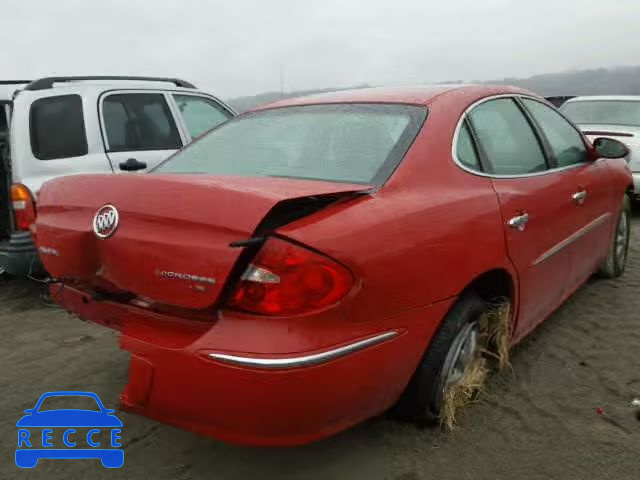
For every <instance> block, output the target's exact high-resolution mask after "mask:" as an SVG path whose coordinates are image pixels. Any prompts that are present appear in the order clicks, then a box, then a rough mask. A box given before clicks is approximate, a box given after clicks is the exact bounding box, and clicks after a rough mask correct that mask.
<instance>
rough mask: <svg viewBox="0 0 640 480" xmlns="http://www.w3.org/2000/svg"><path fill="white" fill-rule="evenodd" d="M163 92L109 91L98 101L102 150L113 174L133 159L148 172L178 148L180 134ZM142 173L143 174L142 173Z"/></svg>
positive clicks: (182, 134)
mask: <svg viewBox="0 0 640 480" xmlns="http://www.w3.org/2000/svg"><path fill="white" fill-rule="evenodd" d="M167 96H168V94H167V93H165V92H162V91H157V90H150V91H140V90H138V91H110V92H107V93H106V94H104V95H102V96H101V98H100V100H99V110H100V122H101V128H102V136H103V139H104V146H105V151H106V153H107V156H108V157H109V161H110V162H111V165H112V167H113V170H114V172H116V173H123V170H122V169H121V167H120V164H121V163H123V162H126V161H127V160H129V159H135V160H138V161H139V162H144V163H146V164H147V169H146V170H148V169H151V168H153V167H155V166H156V165H158V164H159V163H160V162H162V161H163V160H164V159H166V158H167V157H169V156H170V155H171V154H172V153H174V152H175V151H176V150H178V149H179V148H181V147H182V146H183V145H184V144H185V143H186V142H187V138H186V136H185V134H184V133H183V132H181V130H180V128H179V126H178V124H177V122H176V119H175V117H174V115H173V112H172V110H171V108H170V106H169V100H170V99H169V98H168V97H167ZM141 171H145V170H141Z"/></svg>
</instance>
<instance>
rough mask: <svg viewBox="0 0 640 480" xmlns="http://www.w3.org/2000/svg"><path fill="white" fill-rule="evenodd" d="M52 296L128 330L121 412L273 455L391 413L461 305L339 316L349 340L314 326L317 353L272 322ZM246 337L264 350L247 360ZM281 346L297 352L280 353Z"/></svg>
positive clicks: (251, 351)
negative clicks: (376, 316) (279, 448)
mask: <svg viewBox="0 0 640 480" xmlns="http://www.w3.org/2000/svg"><path fill="white" fill-rule="evenodd" d="M52 296H53V297H54V298H56V299H57V300H58V301H61V303H62V304H63V305H64V306H65V307H66V308H68V309H70V310H72V311H73V312H75V313H76V314H78V315H80V316H81V317H82V318H90V319H92V320H95V321H97V322H98V323H102V324H106V325H110V326H112V327H115V328H117V329H118V330H120V332H121V337H120V345H121V348H123V349H124V350H127V351H129V352H130V353H131V360H130V366H129V380H128V383H127V385H126V387H125V389H124V391H123V392H122V394H121V396H120V400H121V405H122V407H123V408H124V409H126V410H129V411H132V412H135V413H138V414H141V415H145V416H147V417H150V418H153V419H156V420H159V421H162V422H166V423H169V424H172V425H175V426H178V427H181V428H185V429H187V430H191V431H194V432H196V433H200V434H204V435H208V436H212V437H215V438H219V439H222V440H226V441H229V442H233V443H239V444H245V445H270V446H275V445H295V444H303V443H308V442H312V441H315V440H319V439H321V438H324V437H327V436H329V435H332V434H334V433H336V432H338V431H341V430H344V429H346V428H348V427H350V426H352V425H354V424H356V423H359V422H360V421H362V420H365V419H366V418H369V417H372V416H375V415H377V414H380V413H382V412H384V411H385V410H387V409H388V408H390V407H391V406H392V405H393V404H394V403H395V402H396V401H397V399H398V398H399V396H400V395H401V393H402V391H403V390H404V388H405V386H406V385H407V383H408V381H409V379H410V377H411V375H412V374H413V372H414V371H415V368H416V366H417V364H418V362H419V360H420V358H421V356H422V354H423V353H424V350H425V348H426V346H427V345H428V343H429V341H430V339H431V337H432V335H433V333H434V331H435V329H436V328H437V325H438V324H439V322H440V320H441V318H442V317H443V316H444V314H445V313H446V311H447V310H448V309H449V307H450V305H451V303H452V301H445V302H440V303H437V304H434V305H431V306H428V307H424V308H420V309H416V310H412V311H409V312H406V313H403V314H401V315H398V316H395V317H393V318H389V319H387V320H384V321H371V322H357V323H356V322H350V321H348V320H346V319H344V317H341V318H340V325H341V326H342V330H341V331H331V332H322V331H321V330H322V328H323V327H322V324H316V323H315V322H314V324H313V328H314V329H316V332H315V339H314V340H313V342H314V343H315V345H316V346H315V348H314V347H312V346H311V345H310V344H309V343H308V340H309V338H313V337H314V332H312V331H305V332H302V331H296V330H295V327H289V328H281V327H282V326H281V325H278V320H273V319H256V318H255V317H254V318H253V319H249V318H248V317H242V316H240V314H237V315H236V314H234V313H232V312H222V313H219V314H218V316H217V319H216V320H215V322H214V323H205V322H186V321H185V320H181V319H177V318H169V317H167V316H161V315H159V314H153V313H151V312H149V311H147V310H143V309H140V308H136V307H131V306H126V305H122V304H115V303H111V302H94V301H92V300H91V299H90V298H88V297H86V296H84V295H82V294H81V293H80V292H78V291H76V290H72V289H70V288H69V287H65V288H64V289H63V290H62V292H59V291H55V292H52ZM295 320H296V321H297V322H304V320H300V319H295ZM327 322H330V320H327ZM298 324H299V325H300V323H298ZM291 325H293V322H291ZM249 332H250V333H249ZM243 336H244V337H246V336H252V338H255V339H256V340H255V342H254V347H253V348H249V347H247V346H245V347H243V349H242V350H238V346H237V345H238V343H237V342H238V339H242V337H243ZM280 337H281V338H280ZM285 337H287V338H286V339H285ZM292 337H293V339H294V340H293V342H294V343H292ZM329 338H332V339H331V340H328V339H329ZM297 339H299V341H298V340H297ZM282 341H286V342H288V343H287V344H288V347H286V348H281V347H278V345H283V343H282ZM295 342H298V345H299V348H296V346H295Z"/></svg>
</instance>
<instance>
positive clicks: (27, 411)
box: [24, 408, 33, 414]
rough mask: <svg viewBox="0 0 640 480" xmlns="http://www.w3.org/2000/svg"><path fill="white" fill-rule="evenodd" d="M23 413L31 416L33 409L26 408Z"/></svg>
mask: <svg viewBox="0 0 640 480" xmlns="http://www.w3.org/2000/svg"><path fill="white" fill-rule="evenodd" d="M24 413H27V414H31V413H33V408H27V409H26V410H25V411H24Z"/></svg>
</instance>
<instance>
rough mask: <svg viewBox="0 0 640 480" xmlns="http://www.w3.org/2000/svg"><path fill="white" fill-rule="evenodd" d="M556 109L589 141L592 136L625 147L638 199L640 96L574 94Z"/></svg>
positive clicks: (639, 176) (639, 184)
mask: <svg viewBox="0 0 640 480" xmlns="http://www.w3.org/2000/svg"><path fill="white" fill-rule="evenodd" d="M560 110H561V111H562V112H563V113H564V114H565V115H566V116H567V117H569V118H570V119H571V120H573V122H574V123H576V124H577V125H578V126H579V127H580V129H581V130H582V131H583V132H584V133H585V134H586V135H587V137H589V139H590V140H592V141H593V139H594V138H596V137H610V138H615V139H616V140H620V141H621V142H623V143H625V144H626V145H627V147H629V151H630V153H629V157H628V161H629V166H630V167H631V171H632V172H633V183H634V190H635V195H636V199H639V198H640V95H636V96H623V95H615V96H614V95H610V96H585V97H575V98H572V99H570V100H568V101H567V102H566V103H564V104H563V105H562V107H561V108H560Z"/></svg>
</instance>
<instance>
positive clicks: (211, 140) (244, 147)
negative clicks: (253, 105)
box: [155, 104, 427, 185]
mask: <svg viewBox="0 0 640 480" xmlns="http://www.w3.org/2000/svg"><path fill="white" fill-rule="evenodd" d="M426 115H427V111H426V109H425V108H424V107H418V106H413V105H402V104H336V105H305V106H299V107H285V108H278V109H273V110H264V111H259V112H255V113H248V114H245V115H241V116H240V117H236V118H235V119H232V120H230V121H228V122H227V123H224V124H222V125H221V126H219V127H218V128H216V129H214V130H212V131H210V132H209V133H208V134H206V135H203V136H202V137H200V139H198V140H196V141H195V142H193V143H191V144H190V145H188V146H187V147H186V148H184V149H183V150H181V151H180V152H178V153H177V154H175V155H174V156H172V157H171V158H169V159H168V160H167V161H166V162H165V163H163V164H161V165H160V166H159V167H157V169H156V170H155V171H156V172H161V173H206V174H211V175H239V176H252V177H285V178H306V179H312V180H329V181H334V182H348V183H366V184H378V185H380V184H382V183H384V182H385V181H386V180H387V179H388V178H389V176H390V175H391V174H392V173H393V171H394V170H395V168H396V167H397V166H398V164H399V163H400V161H401V160H402V158H403V157H404V155H405V153H406V151H407V150H408V148H409V147H410V146H411V143H412V142H413V140H414V138H415V136H416V135H417V133H418V130H419V129H420V127H421V126H422V123H423V122H424V119H425V118H426Z"/></svg>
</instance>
